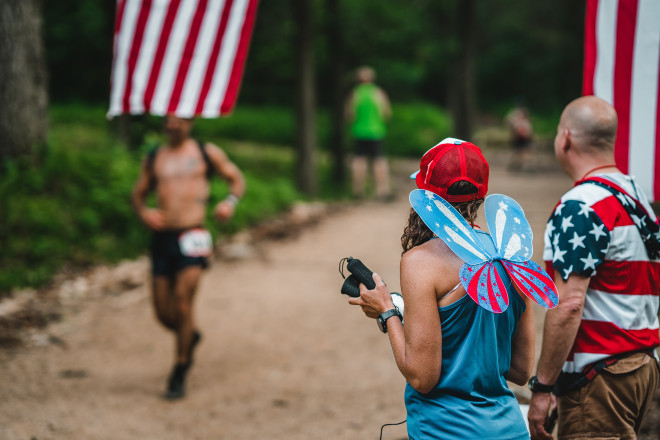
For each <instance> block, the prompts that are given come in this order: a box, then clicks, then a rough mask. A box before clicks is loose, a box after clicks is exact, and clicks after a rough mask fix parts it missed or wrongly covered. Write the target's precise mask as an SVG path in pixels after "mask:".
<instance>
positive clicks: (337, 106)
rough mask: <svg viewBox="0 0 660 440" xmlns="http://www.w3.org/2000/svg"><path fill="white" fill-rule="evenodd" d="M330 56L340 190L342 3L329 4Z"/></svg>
mask: <svg viewBox="0 0 660 440" xmlns="http://www.w3.org/2000/svg"><path fill="white" fill-rule="evenodd" d="M326 6H327V23H326V32H327V36H328V52H329V58H330V69H331V70H332V74H331V76H330V87H331V89H332V108H331V118H330V120H331V131H330V151H331V152H332V161H333V172H332V177H333V179H332V180H333V184H334V185H335V186H341V185H343V183H344V180H345V179H346V163H345V155H344V151H345V148H344V147H345V145H344V139H345V138H344V99H345V94H346V91H345V90H344V75H345V62H344V39H343V38H342V33H341V28H340V23H341V0H326Z"/></svg>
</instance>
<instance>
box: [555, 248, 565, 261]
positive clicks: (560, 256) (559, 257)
mask: <svg viewBox="0 0 660 440" xmlns="http://www.w3.org/2000/svg"><path fill="white" fill-rule="evenodd" d="M566 252H567V251H562V250H561V249H559V248H558V247H557V248H555V251H554V252H553V255H552V262H553V263H554V262H555V261H561V262H562V263H563V262H564V254H566Z"/></svg>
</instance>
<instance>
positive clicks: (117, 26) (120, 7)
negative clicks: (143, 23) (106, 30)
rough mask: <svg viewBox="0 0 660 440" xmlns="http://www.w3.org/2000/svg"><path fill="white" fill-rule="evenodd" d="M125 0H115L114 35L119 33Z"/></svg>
mask: <svg viewBox="0 0 660 440" xmlns="http://www.w3.org/2000/svg"><path fill="white" fill-rule="evenodd" d="M125 7H126V0H117V15H115V36H116V35H118V34H119V30H120V29H121V24H122V22H123V21H124V8H125Z"/></svg>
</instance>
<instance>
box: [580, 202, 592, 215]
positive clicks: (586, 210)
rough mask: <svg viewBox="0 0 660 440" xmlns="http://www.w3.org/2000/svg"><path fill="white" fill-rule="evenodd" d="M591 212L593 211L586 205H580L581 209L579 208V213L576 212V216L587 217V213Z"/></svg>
mask: <svg viewBox="0 0 660 440" xmlns="http://www.w3.org/2000/svg"><path fill="white" fill-rule="evenodd" d="M590 212H593V209H591V207H589V205H587V204H582V207H581V208H580V212H578V215H584V216H585V217H589V213H590Z"/></svg>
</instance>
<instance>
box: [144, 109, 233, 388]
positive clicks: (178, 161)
mask: <svg viewBox="0 0 660 440" xmlns="http://www.w3.org/2000/svg"><path fill="white" fill-rule="evenodd" d="M192 126H193V120H192V119H184V118H180V117H177V116H174V115H167V116H166V117H165V120H164V131H165V134H166V136H167V143H166V144H165V145H163V146H160V147H158V148H157V149H156V150H154V152H152V153H150V154H149V155H148V156H147V157H146V158H145V159H144V161H143V163H142V170H141V173H140V177H139V178H138V180H137V183H136V184H135V188H134V191H133V205H134V207H135V209H136V211H137V213H138V215H139V216H140V219H141V220H142V221H143V222H144V223H145V224H146V225H147V226H148V227H149V229H151V230H152V231H153V238H152V243H151V258H152V272H153V286H152V292H153V303H154V308H155V311H156V317H157V318H158V320H159V321H160V322H161V324H163V325H164V326H165V327H166V328H167V329H169V330H171V331H172V332H173V333H174V334H175V337H176V355H175V364H174V368H173V370H172V373H171V375H170V377H169V381H168V385H167V391H166V393H165V398H167V399H179V398H182V397H183V396H184V394H185V391H184V382H185V378H186V373H187V372H188V369H189V368H190V366H191V364H192V361H193V358H192V355H193V350H194V349H195V346H196V345H197V344H198V343H199V341H200V339H201V334H200V333H199V331H197V330H196V328H195V324H194V321H193V313H192V302H193V297H194V295H195V290H196V289H197V284H198V282H199V279H200V275H201V273H202V269H203V268H205V267H206V266H207V257H208V256H209V255H210V254H211V251H212V241H211V235H210V234H209V232H208V231H206V230H205V229H204V226H203V225H204V218H205V215H206V207H207V203H208V199H209V180H208V177H209V176H211V175H212V174H216V173H217V174H219V175H220V176H221V177H222V178H224V179H225V180H227V182H228V183H229V190H230V194H229V196H227V198H225V199H224V200H222V201H221V202H219V203H218V204H217V205H216V206H215V208H214V211H213V214H214V217H215V219H216V220H218V221H226V220H228V219H230V218H231V217H232V216H233V215H234V208H235V206H236V204H237V203H238V201H239V199H240V198H241V196H242V195H243V193H244V191H245V181H244V179H243V174H242V173H241V171H240V170H239V169H238V167H236V165H234V164H233V163H232V162H231V161H230V160H229V158H228V157H227V155H226V154H225V153H224V152H223V151H222V150H221V149H220V148H218V147H217V146H215V145H213V144H210V143H206V144H200V143H198V142H197V141H196V140H194V139H192V138H191V137H190V131H191V129H192ZM209 167H211V170H208V168H209ZM151 190H153V191H155V193H156V196H157V205H158V206H157V208H150V207H148V206H147V205H146V198H147V195H148V194H149V192H150V191H151Z"/></svg>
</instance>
